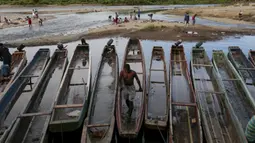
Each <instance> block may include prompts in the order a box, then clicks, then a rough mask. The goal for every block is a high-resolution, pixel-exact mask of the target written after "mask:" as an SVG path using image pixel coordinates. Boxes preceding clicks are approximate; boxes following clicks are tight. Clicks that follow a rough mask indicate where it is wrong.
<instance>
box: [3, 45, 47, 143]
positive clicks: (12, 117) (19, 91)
mask: <svg viewBox="0 0 255 143" xmlns="http://www.w3.org/2000/svg"><path fill="white" fill-rule="evenodd" d="M49 57H50V50H49V49H39V50H38V51H37V53H36V54H35V56H34V58H33V60H32V61H31V62H30V63H29V64H28V65H27V66H26V67H25V68H24V69H23V70H22V71H21V73H20V74H19V75H18V76H17V78H16V79H15V80H14V81H13V83H12V84H11V85H10V87H9V89H8V90H7V91H6V92H5V94H4V96H3V98H2V99H1V101H0V102H1V103H0V106H1V107H0V110H3V111H4V112H1V113H2V115H1V117H0V118H1V130H2V132H3V134H1V136H0V142H5V139H6V137H7V135H8V134H9V132H10V131H11V129H12V128H13V126H14V125H15V122H16V120H17V119H18V117H19V113H20V112H21V111H22V109H24V108H26V107H27V106H28V105H29V104H30V102H29V101H30V99H31V98H32V95H33V94H34V93H35V91H36V90H37V89H38V84H40V83H41V82H42V81H41V80H40V77H41V76H42V73H43V71H44V70H45V67H46V65H47V63H48V60H49ZM32 79H33V80H32ZM3 125H5V126H7V128H2V127H3Z"/></svg>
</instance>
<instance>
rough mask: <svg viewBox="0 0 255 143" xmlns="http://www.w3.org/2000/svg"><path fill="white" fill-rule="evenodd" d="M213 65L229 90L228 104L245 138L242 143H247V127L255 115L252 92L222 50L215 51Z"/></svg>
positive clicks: (240, 132)
mask: <svg viewBox="0 0 255 143" xmlns="http://www.w3.org/2000/svg"><path fill="white" fill-rule="evenodd" d="M213 64H214V67H215V69H216V71H217V72H218V73H219V75H220V80H221V81H222V84H223V86H224V87H225V89H226V90H227V96H226V98H227V100H226V101H227V102H226V103H227V105H228V106H229V109H230V110H232V113H233V114H232V116H233V117H232V118H233V119H235V127H236V128H237V131H238V132H239V133H238V134H239V135H240V136H241V137H243V139H242V140H243V141H242V142H244V143H245V142H247V141H246V138H245V134H244V132H245V128H246V125H247V123H248V121H249V120H250V118H251V117H252V115H254V114H255V113H254V111H255V110H254V109H255V108H254V107H255V106H254V105H253V104H252V102H251V95H250V92H249V90H248V89H247V87H246V85H245V83H244V82H243V81H242V78H241V76H240V75H239V74H238V72H237V71H236V70H235V68H234V66H233V65H232V64H231V63H230V61H229V60H228V58H227V56H226V55H225V54H224V52H223V51H222V50H214V51H213ZM233 103H235V104H233Z"/></svg>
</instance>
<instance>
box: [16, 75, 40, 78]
mask: <svg viewBox="0 0 255 143" xmlns="http://www.w3.org/2000/svg"><path fill="white" fill-rule="evenodd" d="M34 77H39V75H22V76H20V78H34Z"/></svg>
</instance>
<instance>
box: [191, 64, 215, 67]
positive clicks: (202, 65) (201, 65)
mask: <svg viewBox="0 0 255 143" xmlns="http://www.w3.org/2000/svg"><path fill="white" fill-rule="evenodd" d="M192 66H200V67H213V65H204V64H193V65H192Z"/></svg>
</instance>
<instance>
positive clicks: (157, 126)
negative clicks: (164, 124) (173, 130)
mask: <svg viewBox="0 0 255 143" xmlns="http://www.w3.org/2000/svg"><path fill="white" fill-rule="evenodd" d="M157 128H158V131H159V133H160V136H161V138H162V140H163V141H164V143H166V141H165V139H164V136H163V134H162V133H161V131H160V129H159V127H158V124H157Z"/></svg>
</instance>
